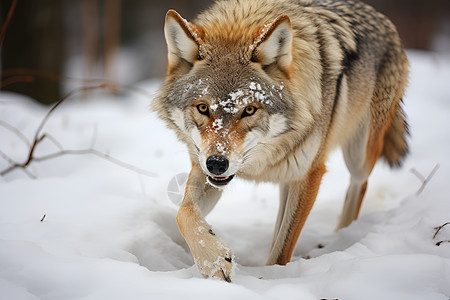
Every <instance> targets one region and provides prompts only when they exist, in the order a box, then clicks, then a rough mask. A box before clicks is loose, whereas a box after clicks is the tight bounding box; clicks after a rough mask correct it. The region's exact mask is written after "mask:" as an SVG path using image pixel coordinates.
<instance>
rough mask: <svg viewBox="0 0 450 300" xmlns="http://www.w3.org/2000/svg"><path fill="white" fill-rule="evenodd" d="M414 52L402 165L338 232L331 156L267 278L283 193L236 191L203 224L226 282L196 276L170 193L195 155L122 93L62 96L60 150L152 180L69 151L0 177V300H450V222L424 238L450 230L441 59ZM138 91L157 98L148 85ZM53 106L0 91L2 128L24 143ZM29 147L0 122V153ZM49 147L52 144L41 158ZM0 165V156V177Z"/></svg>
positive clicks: (340, 182) (138, 99) (339, 192)
mask: <svg viewBox="0 0 450 300" xmlns="http://www.w3.org/2000/svg"><path fill="white" fill-rule="evenodd" d="M408 56H409V58H410V59H411V71H412V74H411V78H410V83H409V87H408V90H407V94H406V97H405V110H406V112H407V114H408V117H409V122H410V125H411V135H412V137H411V140H410V142H411V143H410V145H411V148H410V150H411V151H410V152H411V154H410V156H409V157H408V159H407V160H406V162H405V165H404V167H403V168H401V169H399V170H390V169H389V168H388V167H386V166H385V165H383V164H382V163H380V164H378V165H377V166H376V167H375V170H374V172H373V174H372V176H371V177H370V179H369V187H368V191H367V194H366V199H365V202H364V204H363V207H362V212H361V215H360V218H359V219H358V220H357V221H355V222H353V223H352V224H351V225H350V226H349V227H347V228H344V229H342V230H340V231H339V232H334V227H335V226H336V223H337V218H338V215H339V213H340V210H341V208H342V204H343V198H344V195H345V189H346V186H347V184H348V178H349V176H348V173H347V171H346V168H345V164H344V162H343V159H342V158H341V153H340V151H336V152H334V153H333V154H332V155H331V157H330V161H329V163H328V165H327V167H328V173H327V174H326V175H325V177H324V181H323V184H322V186H321V190H320V193H319V196H318V200H317V201H316V204H315V206H314V208H313V211H312V212H311V215H310V218H309V219H308V221H307V224H306V226H305V228H304V230H303V232H302V235H301V237H300V239H299V243H298V245H297V249H296V250H295V253H294V257H293V259H292V262H291V263H289V264H288V265H286V266H264V264H265V261H266V259H267V256H268V251H269V247H270V242H271V237H272V230H273V226H274V222H275V218H276V214H277V206H278V189H277V187H276V186H274V185H271V184H259V185H255V184H252V183H249V182H243V181H240V180H239V179H235V180H233V182H231V183H230V185H229V186H228V187H227V189H226V190H225V192H224V195H223V197H222V199H221V201H220V202H219V204H218V205H217V206H216V208H215V209H214V210H213V212H212V213H211V214H210V215H209V216H208V218H207V221H208V222H209V223H210V224H212V225H213V228H214V232H215V233H216V234H217V236H219V237H220V238H221V239H222V240H223V241H224V242H226V243H227V245H228V246H229V247H230V248H231V249H232V250H233V254H234V255H235V259H236V262H237V268H236V270H235V272H234V276H233V278H232V279H233V283H231V284H229V283H225V282H221V281H219V280H213V279H204V278H203V277H202V276H201V275H200V273H199V272H198V270H197V268H196V267H195V266H194V260H193V258H192V256H191V254H190V252H189V250H188V247H187V245H186V243H185V241H184V240H183V238H182V236H181V235H180V233H179V231H178V229H177V226H176V222H175V216H176V212H177V207H176V205H175V204H173V203H172V202H171V201H170V200H169V197H168V193H167V192H168V189H167V186H168V183H169V182H170V180H171V179H172V178H174V177H175V176H176V175H177V174H180V173H186V172H189V168H190V162H189V156H188V153H187V150H186V148H185V146H184V145H182V144H181V143H180V142H178V141H177V139H176V137H175V134H174V133H173V132H172V131H170V130H168V129H166V127H165V126H164V124H163V123H162V121H160V120H158V119H157V118H156V115H155V114H154V113H150V112H149V110H148V105H149V99H148V98H145V97H143V96H142V95H138V94H132V93H131V94H124V95H121V98H123V99H113V98H111V97H110V96H101V95H99V94H96V95H94V96H92V97H90V98H89V99H84V100H79V99H71V100H69V101H68V102H66V103H64V104H63V105H62V106H61V107H59V108H58V109H57V110H56V111H55V113H54V115H52V117H51V118H50V120H49V122H48V123H47V124H46V126H45V127H44V129H43V131H44V132H47V133H49V134H51V136H53V137H54V139H55V140H57V141H58V142H59V143H60V144H61V146H62V147H64V149H86V148H90V147H93V148H95V149H97V150H99V151H102V152H105V153H109V155H111V156H112V157H115V158H118V159H120V160H122V161H125V162H127V163H129V164H132V165H135V166H138V167H140V168H143V169H146V170H148V171H151V172H154V173H155V174H157V176H156V177H147V176H143V175H138V174H137V173H135V172H133V171H130V170H128V169H124V168H122V167H119V166H117V165H114V164H112V163H111V162H109V161H106V160H103V159H100V158H98V157H95V156H92V155H76V156H75V155H72V156H70V155H65V156H61V157H59V158H55V159H52V160H47V161H43V162H35V163H32V165H31V166H30V168H29V171H30V172H31V173H32V174H34V175H35V176H36V177H37V179H31V178H30V177H28V176H27V175H26V174H25V173H24V172H23V171H22V170H16V171H13V172H11V173H9V174H7V175H6V176H3V177H0V299H5V300H6V299H8V300H9V299H12V300H32V299H49V300H52V299H55V300H64V299H84V300H88V299H108V300H114V299H120V300H123V299H177V298H179V299H230V298H231V299H322V298H323V299H340V300H341V299H342V300H344V299H345V300H352V299H355V300H360V299H364V300H370V299H376V300H379V299H396V300H398V299H408V300H414V299H424V300H425V299H426V300H430V299H436V300H438V299H442V300H448V299H449V297H450V243H445V242H444V243H442V244H441V245H440V246H436V242H438V241H440V240H449V239H450V225H448V226H446V227H444V228H442V230H441V231H440V232H439V233H438V235H437V236H436V238H435V239H433V235H434V233H435V229H434V227H436V226H439V225H442V224H444V223H445V222H449V221H450V199H449V197H450V196H449V178H450V164H449V162H450V160H449V158H448V157H449V153H450V129H449V128H450V118H449V116H450V102H449V100H450V88H449V83H450V57H448V56H438V55H433V54H430V53H422V52H409V53H408ZM140 86H141V87H142V88H146V89H148V90H149V91H150V92H152V93H153V92H154V91H155V90H156V88H157V86H158V83H154V82H150V83H142V84H141V85H140ZM250 88H251V87H250ZM254 88H255V89H254V91H255V93H256V92H257V91H258V86H257V85H255V86H254ZM255 97H256V95H255ZM47 110H48V107H43V106H40V105H37V104H35V103H33V102H32V101H31V100H29V99H27V98H25V97H23V96H19V95H14V94H8V93H2V94H0V120H1V121H2V122H6V123H8V124H10V125H12V126H14V127H16V128H17V129H18V130H20V131H21V132H22V133H23V134H24V135H25V136H26V137H27V138H28V139H31V138H32V137H33V135H34V133H35V130H36V128H37V126H38V124H39V122H40V120H42V118H43V116H44V115H45V113H46V111H47ZM218 125H219V124H218ZM94 136H95V137H96V138H95V139H94V138H93V137H94ZM27 149H28V146H27V145H26V144H25V143H24V141H23V140H21V139H20V138H19V137H18V136H17V135H15V134H14V133H12V132H11V131H10V130H8V129H6V128H5V127H4V126H0V151H1V152H2V153H4V154H6V155H7V156H9V157H10V158H11V159H13V160H15V161H24V160H25V159H26V156H27ZM55 151H58V146H57V145H55V143H52V142H51V141H50V140H46V141H45V142H43V143H42V144H41V145H40V146H39V147H38V149H37V150H36V155H37V156H42V155H45V154H49V153H53V152H55ZM2 157H3V156H2ZM436 164H439V165H440V168H439V169H438V170H437V172H436V173H435V174H434V176H433V177H432V178H431V179H430V180H429V182H428V184H427V185H426V186H425V188H424V189H423V191H422V192H421V193H420V194H416V191H418V190H419V188H420V187H421V185H422V180H420V179H419V178H418V176H416V175H415V174H413V173H412V172H411V169H412V168H414V169H415V170H416V171H417V172H419V173H421V174H422V175H423V176H424V177H427V176H428V174H429V173H430V172H431V170H432V169H433V168H434V167H435V165H436ZM7 167H8V162H7V161H6V160H4V159H3V158H1V159H0V170H3V169H5V168H7ZM44 214H45V218H43V216H44ZM41 220H42V221H41ZM200 243H201V242H200ZM319 244H320V245H321V246H320V247H318V245H319Z"/></svg>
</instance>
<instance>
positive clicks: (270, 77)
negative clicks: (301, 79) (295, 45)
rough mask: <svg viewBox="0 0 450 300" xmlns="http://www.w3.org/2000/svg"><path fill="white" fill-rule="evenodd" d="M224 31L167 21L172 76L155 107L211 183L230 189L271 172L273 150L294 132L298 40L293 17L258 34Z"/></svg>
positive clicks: (246, 29)
mask: <svg viewBox="0 0 450 300" xmlns="http://www.w3.org/2000/svg"><path fill="white" fill-rule="evenodd" d="M218 23H220V22H209V23H208V20H206V21H205V20H204V22H203V24H202V26H197V25H194V24H192V23H190V22H188V21H186V20H185V19H183V18H182V17H181V16H180V15H179V14H178V13H177V12H175V11H174V10H170V11H169V12H168V13H167V15H166V23H165V28H164V32H165V37H166V41H167V46H168V73H167V78H166V80H165V82H164V84H163V87H162V89H161V91H160V92H159V95H158V96H157V98H156V100H155V102H154V105H153V107H154V109H155V110H157V111H158V112H159V115H160V117H162V118H163V119H164V120H166V121H167V122H168V124H169V126H170V127H171V128H172V129H174V130H175V131H176V132H177V134H178V136H179V138H181V139H182V140H183V141H184V142H186V144H187V145H188V147H189V150H190V154H191V159H192V160H193V162H194V163H198V164H199V165H200V166H201V168H202V169H203V171H204V173H205V174H206V175H207V178H208V180H209V182H210V183H211V184H213V185H215V186H224V185H226V184H227V183H228V182H230V181H231V180H232V178H233V177H234V175H236V174H238V175H241V176H244V177H246V176H253V175H255V173H256V172H264V166H266V165H268V164H270V163H271V159H272V157H274V156H276V154H278V155H279V153H273V152H274V151H276V149H275V148H272V147H271V146H270V145H271V143H273V142H274V141H275V140H276V139H277V138H278V137H280V136H281V135H282V134H284V133H286V132H287V131H289V130H292V128H291V124H290V122H289V115H290V111H292V110H293V107H292V106H293V105H294V103H293V101H290V100H289V98H290V97H291V95H290V92H289V91H288V89H287V88H285V82H287V81H289V79H290V76H291V74H292V53H291V52H292V50H291V48H292V34H293V33H292V28H291V23H290V19H289V17H288V16H287V15H281V16H278V17H277V18H274V19H271V21H270V22H268V23H266V24H262V25H261V24H259V25H258V26H256V25H254V24H253V28H252V26H242V24H241V25H239V24H222V25H221V24H218ZM274 163H275V162H274Z"/></svg>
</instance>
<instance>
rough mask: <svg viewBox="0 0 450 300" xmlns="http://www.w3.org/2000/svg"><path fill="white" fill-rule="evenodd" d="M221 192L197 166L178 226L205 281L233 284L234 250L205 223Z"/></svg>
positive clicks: (193, 172) (192, 175) (180, 212)
mask: <svg viewBox="0 0 450 300" xmlns="http://www.w3.org/2000/svg"><path fill="white" fill-rule="evenodd" d="M220 195H221V191H220V190H219V189H217V188H215V187H212V186H211V185H209V184H208V183H206V176H205V175H204V173H203V171H202V170H201V168H200V167H199V166H198V165H196V164H193V166H192V170H191V173H190V174H189V179H188V182H187V184H186V191H185V195H184V199H183V203H182V204H181V206H180V209H179V210H178V214H177V224H178V228H179V229H180V232H181V234H182V235H183V237H184V239H185V240H186V242H187V244H188V246H189V249H190V250H191V253H192V256H193V257H194V261H195V264H196V265H197V268H198V270H199V271H200V273H201V274H202V275H203V276H204V277H205V278H210V277H211V278H219V279H222V280H225V281H228V282H230V281H231V272H232V270H233V266H234V262H233V260H232V258H233V254H232V252H231V249H230V248H228V246H227V245H226V244H225V243H224V242H222V241H221V240H220V239H218V238H217V236H216V235H215V234H214V232H213V231H212V229H211V226H210V225H209V224H208V223H207V222H206V221H205V219H204V214H206V213H208V212H209V210H210V209H211V208H212V207H213V206H214V205H215V203H216V202H217V200H218V199H219V197H220Z"/></svg>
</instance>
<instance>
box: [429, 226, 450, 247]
mask: <svg viewBox="0 0 450 300" xmlns="http://www.w3.org/2000/svg"><path fill="white" fill-rule="evenodd" d="M447 225H450V222H447V223H445V224H442V225H441V226H438V227H435V228H434V229H435V230H436V232H435V233H434V236H433V240H434V239H435V238H436V236H437V235H438V233H439V231H441V229H442V228H444V227H445V226H447ZM442 243H450V240H442V241H439V242H437V243H436V246H440V245H441V244H442Z"/></svg>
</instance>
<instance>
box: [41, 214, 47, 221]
mask: <svg viewBox="0 0 450 300" xmlns="http://www.w3.org/2000/svg"><path fill="white" fill-rule="evenodd" d="M45 217H46V214H44V216H43V217H42V219H41V222H44V219H45Z"/></svg>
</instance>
